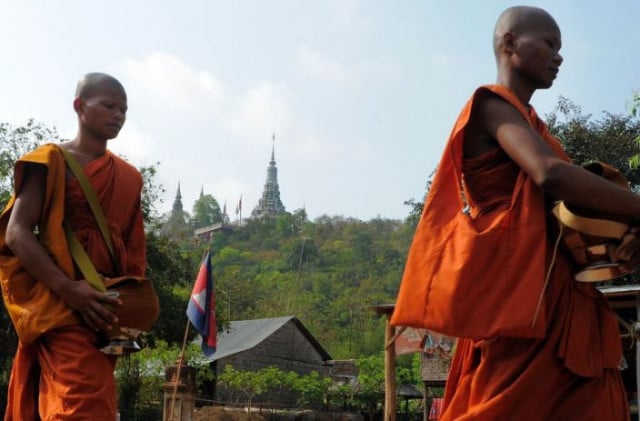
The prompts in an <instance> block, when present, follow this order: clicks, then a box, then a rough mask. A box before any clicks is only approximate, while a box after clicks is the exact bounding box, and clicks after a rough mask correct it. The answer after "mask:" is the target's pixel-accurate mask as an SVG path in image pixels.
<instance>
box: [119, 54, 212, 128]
mask: <svg viewBox="0 0 640 421" xmlns="http://www.w3.org/2000/svg"><path fill="white" fill-rule="evenodd" d="M121 67H122V69H123V72H124V74H125V79H126V83H125V85H126V86H127V87H128V90H133V89H134V88H135V90H134V91H133V92H135V93H141V94H143V95H149V96H150V98H151V99H152V100H154V101H159V102H160V103H161V104H162V105H163V106H164V107H167V108H169V109H173V110H178V111H183V112H184V111H186V112H192V113H195V114H197V115H203V114H207V113H210V112H211V111H214V110H216V109H218V108H220V106H221V103H222V101H223V99H224V88H223V86H222V83H221V82H220V81H219V80H218V78H217V77H216V76H215V75H214V74H213V73H211V72H209V71H204V70H195V69H193V68H191V67H189V66H188V65H187V64H185V63H184V62H183V61H182V60H181V59H180V58H179V57H176V56H174V55H171V54H167V53H163V52H158V51H154V52H152V53H150V54H148V55H147V56H146V57H145V58H144V59H142V60H135V59H132V58H126V59H124V60H123V61H122V63H121Z"/></svg>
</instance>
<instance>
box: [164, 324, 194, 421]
mask: <svg viewBox="0 0 640 421" xmlns="http://www.w3.org/2000/svg"><path fill="white" fill-rule="evenodd" d="M189 324H190V322H189V318H188V317H187V326H186V327H185V329H184V338H183V339H182V348H181V349H180V357H178V367H177V368H176V381H175V383H174V384H173V393H172V395H171V410H170V412H169V414H170V415H169V420H168V421H173V415H174V413H173V411H174V409H175V403H176V394H177V393H178V382H179V381H180V369H181V368H182V360H183V358H184V349H185V348H186V346H187V338H188V337H189Z"/></svg>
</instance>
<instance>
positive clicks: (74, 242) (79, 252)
mask: <svg viewBox="0 0 640 421" xmlns="http://www.w3.org/2000/svg"><path fill="white" fill-rule="evenodd" d="M63 225H64V234H65V237H66V238H67V243H68V244H69V251H71V256H72V257H73V261H74V262H76V265H77V266H78V269H80V272H82V276H83V277H84V279H85V280H86V281H87V282H88V283H89V285H91V286H92V287H93V288H95V289H96V290H98V291H100V292H105V291H106V290H107V289H106V288H105V286H104V282H103V281H102V276H100V274H99V273H98V271H97V270H96V267H95V266H94V265H93V262H92V261H91V259H90V258H89V255H88V254H87V252H86V251H85V250H84V247H82V244H81V243H80V240H78V237H77V236H76V234H75V233H74V232H73V230H72V229H71V227H70V226H69V224H68V223H67V222H66V221H65V222H63Z"/></svg>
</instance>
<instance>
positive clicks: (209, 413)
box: [192, 406, 264, 421]
mask: <svg viewBox="0 0 640 421" xmlns="http://www.w3.org/2000/svg"><path fill="white" fill-rule="evenodd" d="M192 420H193V421H209V420H216V421H264V417H263V416H262V415H259V414H251V415H249V414H247V413H246V412H239V411H233V412H232V411H226V410H225V409H224V408H220V407H217V406H203V407H202V408H200V409H198V410H196V412H195V413H194V414H193V418H192Z"/></svg>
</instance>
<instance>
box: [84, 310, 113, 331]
mask: <svg viewBox="0 0 640 421" xmlns="http://www.w3.org/2000/svg"><path fill="white" fill-rule="evenodd" d="M86 316H87V317H86V319H89V321H90V322H89V326H90V327H92V328H93V329H94V330H105V331H106V330H110V329H111V325H112V324H113V323H115V321H116V317H115V315H114V314H113V313H111V311H109V310H108V308H107V307H106V306H104V305H101V304H100V303H97V304H95V305H93V306H90V307H89V308H88V309H87V311H86Z"/></svg>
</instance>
